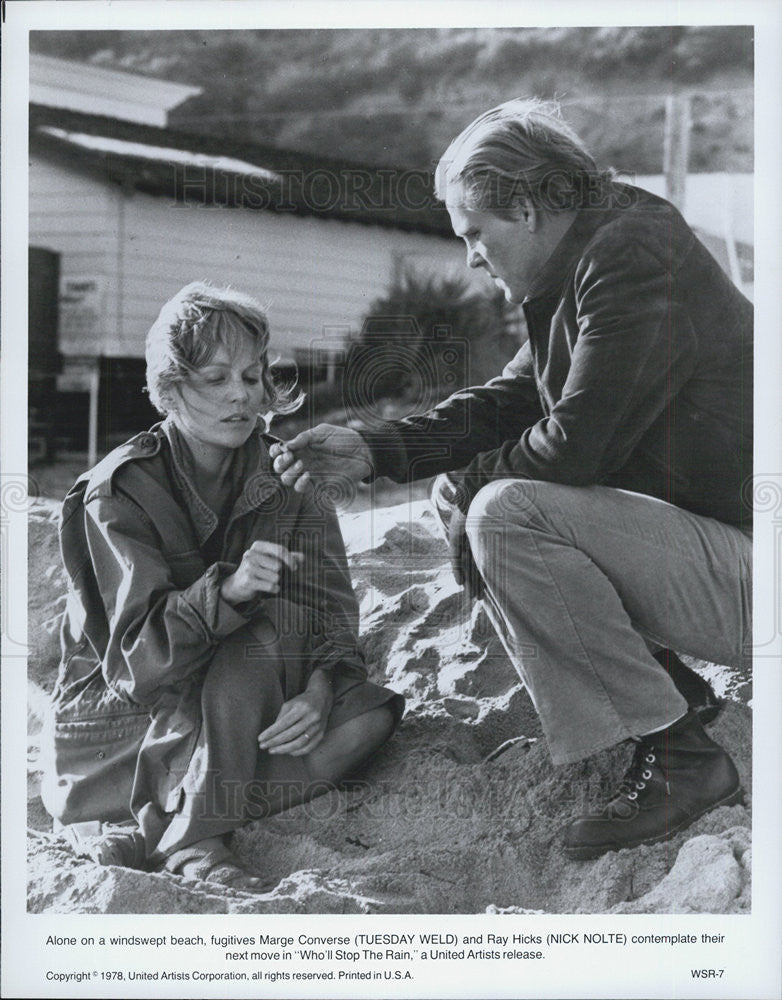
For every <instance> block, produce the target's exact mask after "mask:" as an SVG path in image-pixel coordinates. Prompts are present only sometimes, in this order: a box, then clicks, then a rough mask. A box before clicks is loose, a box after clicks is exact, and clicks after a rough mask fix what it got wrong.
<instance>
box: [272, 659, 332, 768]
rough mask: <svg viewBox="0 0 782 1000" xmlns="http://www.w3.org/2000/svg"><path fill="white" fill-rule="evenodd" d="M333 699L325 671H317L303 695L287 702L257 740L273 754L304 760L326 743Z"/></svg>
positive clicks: (329, 679) (328, 677) (313, 673)
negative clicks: (324, 739) (321, 743)
mask: <svg viewBox="0 0 782 1000" xmlns="http://www.w3.org/2000/svg"><path fill="white" fill-rule="evenodd" d="M333 704H334V695H333V693H332V690H331V678H330V676H329V675H328V674H327V673H326V671H325V670H314V671H313V672H312V676H311V677H310V679H309V682H308V683H307V687H306V689H305V690H304V691H303V692H302V694H298V695H296V697H295V698H291V699H290V701H286V702H285V704H284V705H283V706H282V708H281V709H280V712H279V715H278V716H277V718H276V720H275V721H274V722H273V723H272V725H271V726H269V727H268V729H264V731H263V732H262V733H261V734H260V735H259V736H258V746H259V747H260V749H261V750H268V751H269V753H270V754H290V756H291V757H303V756H304V755H305V754H308V753H310V751H312V750H314V749H315V747H316V746H317V745H318V744H319V743H320V742H321V741H322V740H323V737H324V735H325V733H326V724H327V722H328V721H329V714H330V712H331V706H332V705H333Z"/></svg>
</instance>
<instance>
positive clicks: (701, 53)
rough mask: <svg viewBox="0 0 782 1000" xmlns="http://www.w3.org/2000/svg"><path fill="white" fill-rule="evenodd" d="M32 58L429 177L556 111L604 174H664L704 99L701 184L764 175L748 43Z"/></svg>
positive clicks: (100, 51)
mask: <svg viewBox="0 0 782 1000" xmlns="http://www.w3.org/2000/svg"><path fill="white" fill-rule="evenodd" d="M31 47H32V49H33V50H34V51H39V52H45V53H48V54H50V55H59V56H62V57H64V58H69V59H77V60H84V61H89V62H92V63H95V64H99V65H104V66H109V67H114V68H125V69H128V70H132V71H134V72H141V73H147V74H150V75H153V76H159V77H163V78H166V79H171V80H177V81H179V82H183V83H192V84H197V85H199V86H201V87H203V89H204V92H203V94H202V95H201V96H200V97H197V98H194V99H191V100H190V101H188V102H187V103H185V104H184V105H182V107H181V108H179V109H177V110H176V111H175V112H173V113H172V116H171V124H172V125H174V126H177V127H180V128H183V129H186V130H189V131H204V130H206V131H210V132H213V133H218V134H224V135H227V136H232V137H234V138H241V139H244V140H248V141H258V142H271V143H274V144H275V145H278V146H282V147H287V148H293V149H297V148H298V149H304V150H307V151H308V152H316V153H322V154H324V155H330V156H336V157H342V158H347V159H351V160H358V161H365V162H368V163H374V164H394V165H399V166H412V167H421V168H427V167H431V166H432V165H433V162H434V161H436V159H437V158H438V156H439V155H440V153H442V151H443V149H444V148H445V146H446V145H447V143H448V141H449V140H450V139H451V138H452V137H453V135H455V134H456V133H457V132H458V131H459V130H460V129H461V128H462V127H463V126H464V125H465V124H467V123H468V122H469V121H470V120H471V119H472V118H473V117H474V116H475V115H476V114H478V113H479V112H480V111H481V110H484V109H485V108H487V107H490V106H491V105H493V104H496V103H499V102H500V101H502V100H505V99H507V98H510V97H516V96H525V95H530V94H537V95H538V96H541V97H547V98H551V97H556V98H557V99H559V100H560V101H561V103H562V106H563V111H564V113H565V115H566V117H567V118H568V119H569V120H570V121H571V122H572V123H573V124H574V125H575V127H576V128H577V129H578V130H579V131H580V133H581V134H582V136H583V137H584V139H585V140H586V141H587V143H588V144H589V145H590V147H591V148H592V149H593V151H594V152H595V154H596V156H597V158H598V159H599V161H600V163H601V165H604V166H608V165H612V166H615V167H617V168H619V169H622V170H627V171H631V172H632V171H635V172H639V173H656V172H659V171H660V169H661V167H662V148H663V124H664V118H665V111H664V102H665V98H666V96H667V95H669V94H672V93H689V94H691V95H692V118H693V129H692V137H691V154H690V169H691V170H693V171H715V170H730V171H751V170H752V125H753V123H752V110H753V106H752V89H751V88H752V80H753V37H752V28H750V27H742V26H701V27H642V28H622V27H611V28H500V29H485V28H481V29H476V28H470V29H417V30H406V29H379V30H363V29H361V30H359V29H355V30H330V29H329V30H326V29H322V30H313V31H303V30H279V31H278V30H275V31H263V30H257V31H256V30H244V31H148V32H139V31H134V32H131V31H78V32H76V31H70V32H65V31H56V32H55V31H47V32H33V33H31Z"/></svg>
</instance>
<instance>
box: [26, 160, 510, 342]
mask: <svg viewBox="0 0 782 1000" xmlns="http://www.w3.org/2000/svg"><path fill="white" fill-rule="evenodd" d="M30 243H31V244H33V245H37V246H42V247H47V248H49V249H51V250H55V251H57V252H59V253H60V254H61V255H62V256H61V274H62V275H63V276H69V277H85V276H86V277H98V278H100V281H101V286H102V288H103V308H102V320H101V322H100V323H99V324H97V325H96V329H95V331H94V332H93V333H92V334H90V335H89V336H84V337H80V338H77V337H68V336H65V337H61V340H60V349H61V350H62V352H63V353H64V354H65V355H66V356H68V355H71V356H73V355H83V354H94V355H99V354H102V355H106V356H109V357H141V356H143V353H144V338H145V336H146V332H147V330H148V329H149V327H150V325H151V323H152V322H153V320H154V319H155V317H156V316H157V313H158V310H159V309H160V306H161V305H162V304H163V302H165V301H166V299H168V298H170V297H171V295H173V294H174V293H175V292H176V291H178V290H179V288H181V287H182V285H184V284H186V283H187V282H189V281H193V280H196V279H204V280H208V281H211V282H213V283H215V284H231V285H233V286H235V287H236V288H239V289H241V290H242V291H246V292H249V293H251V294H253V295H255V296H257V297H258V298H259V299H260V300H261V301H262V302H263V303H265V304H266V305H267V307H268V311H269V320H270V324H271V330H272V338H271V347H272V351H273V353H274V354H278V355H280V357H281V358H282V359H283V360H288V359H291V358H292V357H293V356H294V352H295V353H296V354H297V355H299V352H302V351H307V350H308V349H309V348H310V347H315V348H317V349H325V350H326V352H327V353H330V352H332V351H334V350H336V349H338V348H339V347H340V346H341V344H342V343H343V342H344V340H345V338H346V337H347V336H348V335H349V334H355V333H357V332H358V331H359V330H360V328H361V325H362V322H363V319H364V317H365V316H366V314H367V311H368V309H369V307H370V305H371V303H372V301H373V300H374V299H376V298H378V297H379V296H381V295H383V294H384V293H385V292H386V291H387V290H388V287H389V284H390V282H391V281H392V279H393V277H394V276H395V275H396V274H397V273H398V272H399V270H400V269H401V268H403V267H409V268H412V269H414V270H416V271H417V272H419V273H421V274H422V275H425V276H429V275H430V274H431V273H432V272H439V273H441V274H449V275H452V274H458V275H460V276H461V277H463V278H465V279H466V280H469V281H472V282H475V283H476V287H479V288H483V289H485V290H486V291H489V292H491V291H493V286H492V284H491V282H490V281H488V280H487V279H486V278H485V276H482V275H479V274H476V273H475V272H470V271H468V269H467V268H466V267H465V263H464V250H463V248H462V245H461V242H460V241H458V240H456V239H455V238H451V239H446V238H444V237H439V236H432V235H428V234H423V233H414V232H405V231H402V230H395V229H389V228H385V227H380V226H367V225H362V224H360V223H353V222H342V221H338V220H334V219H327V218H319V217H312V216H296V215H293V214H278V213H274V212H270V211H257V210H256V211H254V210H251V209H242V208H220V207H215V206H208V207H206V206H196V205H183V204H180V203H176V202H174V201H172V200H170V199H167V198H165V197H154V196H152V195H147V194H143V193H141V192H137V191H123V190H122V189H121V188H120V187H119V186H117V185H109V184H108V183H106V182H105V181H102V180H101V179H100V178H99V177H91V176H89V175H86V174H84V173H82V172H80V171H77V170H73V169H72V168H70V167H66V166H62V165H60V164H57V163H54V162H52V161H49V160H44V159H43V158H41V157H40V156H36V157H34V158H33V160H32V164H31V167H30ZM324 360H325V358H324Z"/></svg>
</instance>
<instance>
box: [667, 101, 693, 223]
mask: <svg viewBox="0 0 782 1000" xmlns="http://www.w3.org/2000/svg"><path fill="white" fill-rule="evenodd" d="M690 124H691V122H690V98H689V96H688V95H686V94H682V95H673V94H670V95H669V96H668V97H667V98H666V99H665V136H664V144H663V173H664V174H665V197H666V198H667V199H668V201H670V202H672V203H673V204H674V205H675V206H676V207H677V208H678V209H679V211H680V212H682V213H683V212H684V202H685V198H686V192H687V164H688V162H689V158H690Z"/></svg>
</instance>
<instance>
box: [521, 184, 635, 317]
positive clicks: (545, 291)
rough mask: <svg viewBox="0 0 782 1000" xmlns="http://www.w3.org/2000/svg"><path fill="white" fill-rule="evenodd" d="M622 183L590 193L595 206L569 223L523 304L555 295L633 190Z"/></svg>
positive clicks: (587, 207) (581, 211)
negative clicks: (575, 263) (589, 244)
mask: <svg viewBox="0 0 782 1000" xmlns="http://www.w3.org/2000/svg"><path fill="white" fill-rule="evenodd" d="M637 190H638V189H636V188H629V186H628V185H624V184H614V183H608V184H605V185H604V186H603V187H602V188H601V189H600V190H599V191H595V192H593V193H592V194H593V196H594V199H595V200H596V201H597V204H590V205H587V206H585V207H583V208H581V209H579V211H578V214H577V215H576V217H575V219H574V220H573V224H572V225H571V226H570V228H569V229H568V230H567V232H566V233H565V235H564V236H563V237H562V239H561V240H560V241H559V243H557V245H556V246H555V247H554V250H553V252H552V253H551V256H550V257H549V258H548V260H547V261H546V262H545V264H544V265H543V267H541V269H540V270H539V271H538V273H537V274H536V275H535V278H534V279H533V281H532V284H531V285H530V288H529V291H528V292H527V294H526V295H525V297H524V302H525V303H526V302H532V301H534V300H535V299H543V298H549V297H551V296H552V295H555V294H558V293H559V291H560V289H561V288H562V282H563V280H564V279H565V277H566V275H567V274H568V273H569V271H570V270H571V267H572V265H573V263H574V262H575V261H577V260H578V259H579V258H580V257H581V255H582V252H583V250H584V247H585V246H586V245H587V243H589V241H590V240H591V239H592V237H593V236H594V235H595V233H596V232H597V230H598V229H599V228H600V227H601V226H603V225H605V224H606V222H608V221H609V220H610V219H612V218H614V217H615V216H616V213H617V211H620V210H621V207H622V204H623V201H625V202H626V201H627V199H628V194H629V192H630V191H637Z"/></svg>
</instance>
